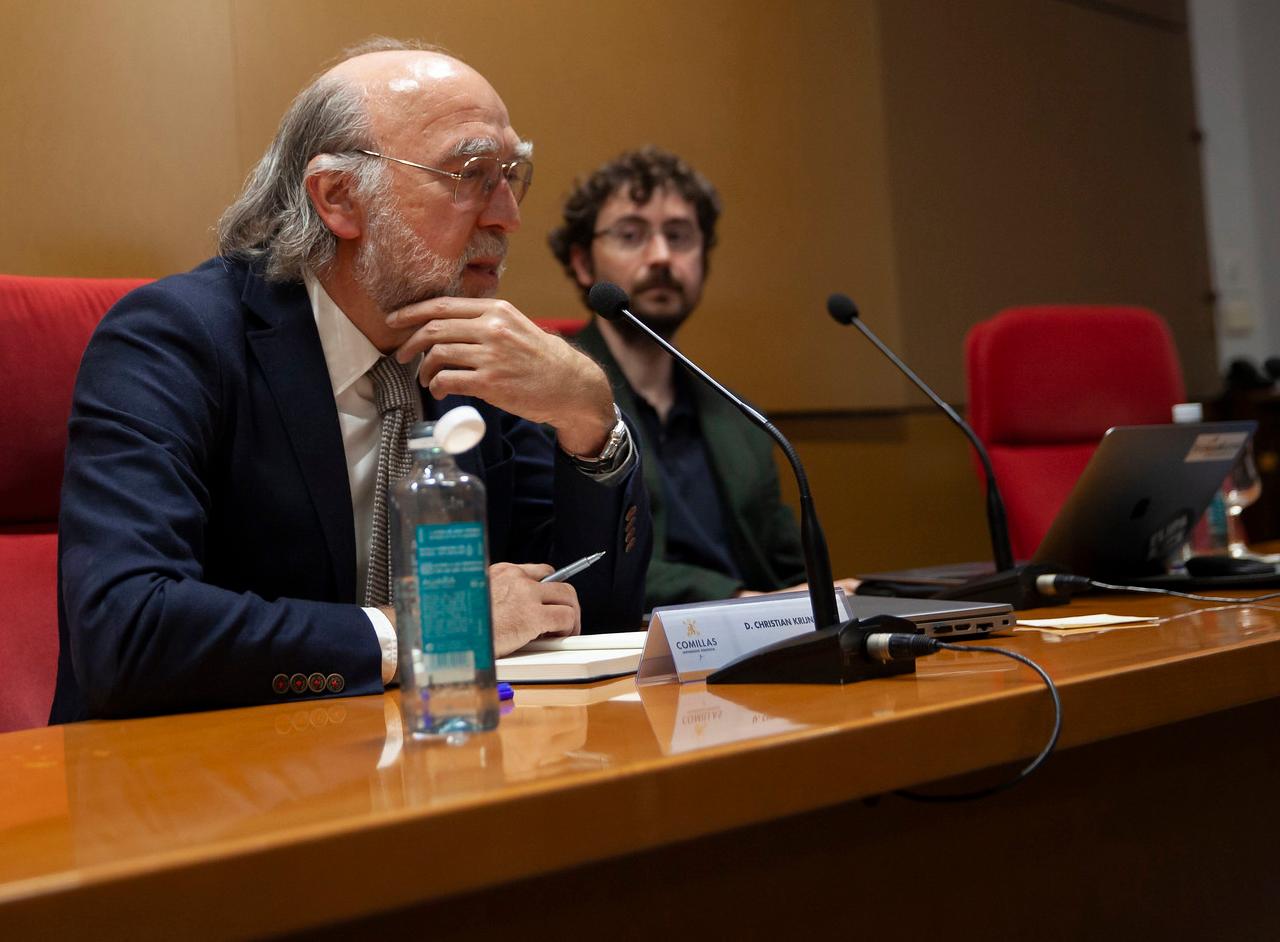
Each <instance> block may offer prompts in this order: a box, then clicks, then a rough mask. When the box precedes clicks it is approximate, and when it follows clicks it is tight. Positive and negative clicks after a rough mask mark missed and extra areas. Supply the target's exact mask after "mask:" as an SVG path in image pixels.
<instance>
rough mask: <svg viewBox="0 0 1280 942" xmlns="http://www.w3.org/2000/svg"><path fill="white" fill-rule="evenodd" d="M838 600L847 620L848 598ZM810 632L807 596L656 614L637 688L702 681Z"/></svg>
mask: <svg viewBox="0 0 1280 942" xmlns="http://www.w3.org/2000/svg"><path fill="white" fill-rule="evenodd" d="M835 594H836V611H837V613H838V614H839V616H840V618H841V620H844V619H847V618H848V617H849V611H848V606H847V605H846V604H845V599H844V592H843V591H842V590H839V589H837V590H835ZM806 631H813V606H811V605H810V604H809V593H808V592H786V593H784V594H781V595H757V596H751V597H749V598H745V599H727V600H725V601H723V602H696V603H691V604H689V605H667V606H663V607H661V608H655V609H654V610H653V615H652V616H651V617H650V618H649V634H648V638H647V640H646V641H645V646H644V655H643V657H642V658H641V659H640V669H639V671H637V673H636V683H637V684H640V685H644V684H660V683H665V682H666V681H669V680H679V681H680V683H682V684H683V683H687V682H688V681H691V680H701V679H702V678H703V677H706V676H707V675H708V674H710V673H711V672H712V671H715V670H719V669H720V668H721V667H724V665H726V664H728V663H729V662H730V661H732V660H734V659H735V658H739V657H741V656H742V655H744V654H749V653H751V652H752V651H755V650H757V649H759V648H763V647H764V646H765V645H769V644H773V643H774V642H775V641H781V640H783V639H784V638H791V637H794V636H795V635H799V634H804V633H805V632H806Z"/></svg>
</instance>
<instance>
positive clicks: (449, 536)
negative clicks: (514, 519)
mask: <svg viewBox="0 0 1280 942" xmlns="http://www.w3.org/2000/svg"><path fill="white" fill-rule="evenodd" d="M414 558H415V563H416V566H417V579H418V612H419V617H420V618H421V619H422V654H423V658H422V660H423V667H424V668H426V672H427V678H428V679H427V683H429V684H453V683H466V682H467V681H470V680H472V679H473V677H474V674H475V672H476V671H479V670H489V669H491V668H492V667H493V640H492V638H493V636H492V634H491V629H490V625H489V578H488V576H489V574H488V571H487V569H486V567H485V556H484V525H483V524H480V523H424V524H419V525H418V527H417V529H416V530H415V531H414Z"/></svg>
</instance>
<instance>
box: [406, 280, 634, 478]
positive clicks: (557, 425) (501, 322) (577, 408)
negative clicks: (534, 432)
mask: <svg viewBox="0 0 1280 942" xmlns="http://www.w3.org/2000/svg"><path fill="white" fill-rule="evenodd" d="M387 324H388V325H389V326H391V327H394V328H397V329H405V328H409V329H412V328H416V329H415V330H414V331H413V334H412V335H411V336H410V337H409V339H408V340H406V341H405V342H404V343H403V344H402V345H401V346H400V348H399V349H398V350H397V351H396V358H397V359H398V360H400V362H402V363H407V362H408V361H409V360H411V359H413V358H414V357H415V356H417V355H418V354H419V353H421V352H423V351H425V352H426V356H425V358H424V359H423V361H422V369H421V371H420V372H419V377H420V379H421V382H422V385H423V386H425V387H426V388H427V389H428V390H430V391H431V395H433V396H435V397H436V398H437V399H442V398H444V397H445V396H447V395H450V394H454V395H459V396H475V397H476V398H478V399H483V400H484V401H485V402H488V403H490V404H491V405H495V406H497V407H498V408H499V409H503V410H505V411H507V412H510V413H512V414H513V415H518V416H521V417H522V418H526V419H528V420H530V421H531V422H538V423H542V424H546V425H550V426H552V427H553V428H554V429H555V430H556V437H557V439H558V440H559V443H560V447H561V448H563V449H564V450H565V451H567V452H569V453H570V454H575V455H588V456H594V455H597V454H599V453H600V452H601V451H602V450H603V449H604V444H605V441H606V439H607V438H608V435H609V431H610V430H611V429H612V428H613V425H614V422H615V421H616V419H615V417H614V413H613V392H612V390H611V389H610V388H609V381H608V380H607V379H606V378H605V375H604V371H603V370H601V369H600V367H599V366H598V365H597V364H596V363H595V361H593V360H592V359H591V358H590V357H588V356H587V355H586V354H584V353H582V352H580V351H578V350H575V349H574V348H573V347H571V346H569V344H567V343H565V341H564V340H563V339H562V338H560V337H556V336H553V335H552V334H549V333H547V332H546V331H544V330H543V329H542V328H540V327H538V326H537V325H536V324H534V323H533V321H531V320H529V318H527V317H525V316H524V315H523V314H522V313H520V311H519V310H517V309H516V308H515V307H514V306H513V305H511V304H509V303H508V302H506V301H501V300H497V299H493V298H434V299H432V300H430V301H422V302H420V303H418V304H411V305H409V306H408V307H403V308H401V309H400V310H398V311H396V312H394V313H393V314H391V315H390V316H389V317H388V318H387Z"/></svg>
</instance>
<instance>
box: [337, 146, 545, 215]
mask: <svg viewBox="0 0 1280 942" xmlns="http://www.w3.org/2000/svg"><path fill="white" fill-rule="evenodd" d="M358 153H361V154H364V155H366V156H368V157H381V158H382V159H383V160H390V161H394V162H395V163H398V164H404V165H405V166H406V167H415V168H417V169H418V170H426V171H428V172H429V173H438V174H440V176H442V177H449V178H450V179H452V180H453V204H454V205H455V206H457V207H458V208H459V209H475V208H476V207H477V206H483V205H484V204H485V203H486V202H488V200H489V196H490V194H491V193H493V191H494V189H495V188H496V187H497V186H498V181H499V180H501V179H505V180H506V181H507V186H509V187H510V188H511V195H512V196H513V197H515V201H516V203H519V202H520V201H521V200H522V199H524V195H525V194H526V193H528V192H529V185H530V184H531V183H533V163H532V161H529V160H526V159H525V158H523V157H517V158H516V159H515V160H506V161H503V160H499V159H498V158H497V157H489V156H487V155H478V156H475V157H470V158H468V159H467V162H466V163H465V164H463V165H462V170H460V171H459V172H457V173H454V172H453V171H452V170H441V169H440V168H439V167H428V166H427V165H426V164H415V163H414V162H413V161H412V160H401V159H400V158H399V157H391V156H389V155H388V154H379V153H378V152H377V151H374V150H359V151H358Z"/></svg>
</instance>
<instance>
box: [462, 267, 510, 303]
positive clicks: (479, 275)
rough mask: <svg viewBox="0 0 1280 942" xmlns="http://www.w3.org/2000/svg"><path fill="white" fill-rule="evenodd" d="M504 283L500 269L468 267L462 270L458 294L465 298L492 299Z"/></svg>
mask: <svg viewBox="0 0 1280 942" xmlns="http://www.w3.org/2000/svg"><path fill="white" fill-rule="evenodd" d="M501 282H502V272H501V270H500V269H494V268H489V267H478V266H475V265H468V266H467V267H466V268H464V269H463V270H462V277H461V278H460V279H459V286H458V293H459V294H460V295H461V296H462V297H464V298H492V297H496V296H497V294H498V286H499V285H500V284H501Z"/></svg>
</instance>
